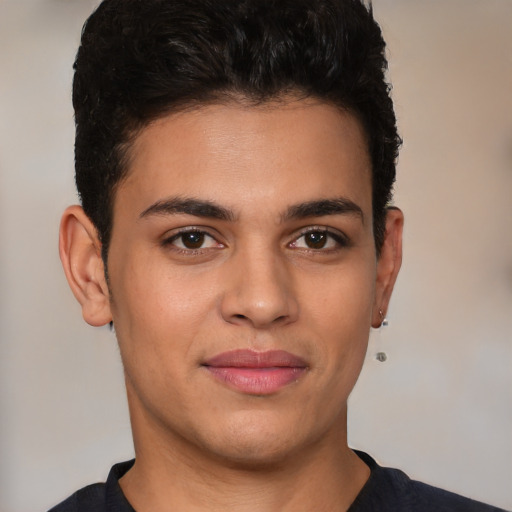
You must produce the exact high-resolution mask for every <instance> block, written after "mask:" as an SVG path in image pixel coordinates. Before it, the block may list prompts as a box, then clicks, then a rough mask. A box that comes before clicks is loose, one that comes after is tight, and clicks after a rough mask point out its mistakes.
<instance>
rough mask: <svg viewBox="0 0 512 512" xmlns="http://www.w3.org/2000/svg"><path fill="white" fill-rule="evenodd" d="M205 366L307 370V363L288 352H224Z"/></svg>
mask: <svg viewBox="0 0 512 512" xmlns="http://www.w3.org/2000/svg"><path fill="white" fill-rule="evenodd" d="M203 366H210V367H214V368H215V367H217V368H220V367H222V368H226V367H234V368H280V367H283V368H286V367H288V368H304V369H305V368H307V366H308V365H307V363H306V361H304V359H302V358H301V357H299V356H296V355H295V354H292V353H290V352H287V351H286V350H268V351H265V352H257V351H254V350H247V349H241V350H232V351H229V352H222V353H221V354H217V355H215V356H213V357H212V358H210V359H208V360H206V361H205V362H204V363H203Z"/></svg>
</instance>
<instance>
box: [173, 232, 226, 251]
mask: <svg viewBox="0 0 512 512" xmlns="http://www.w3.org/2000/svg"><path fill="white" fill-rule="evenodd" d="M163 245H164V246H171V247H175V248H176V249H179V250H180V251H185V252H187V251H190V252H191V253H193V252H194V251H198V250H203V249H204V250H207V249H214V248H218V249H220V248H222V247H224V246H223V245H222V244H221V243H219V242H218V241H217V240H216V239H215V238H213V237H212V236H211V235H209V234H208V233H207V232H205V231H199V230H195V229H192V230H190V231H182V232H181V233H176V234H175V235H174V236H171V237H170V238H168V239H166V240H164V241H163Z"/></svg>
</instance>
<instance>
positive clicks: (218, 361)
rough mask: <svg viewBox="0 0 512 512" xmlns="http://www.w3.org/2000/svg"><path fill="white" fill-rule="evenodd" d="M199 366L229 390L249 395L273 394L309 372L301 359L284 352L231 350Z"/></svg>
mask: <svg viewBox="0 0 512 512" xmlns="http://www.w3.org/2000/svg"><path fill="white" fill-rule="evenodd" d="M202 366H203V367H204V368H206V370H208V371H209V372H210V374H211V375H212V376H213V377H214V378H216V379H217V380H219V381H221V382H223V383H224V384H227V386H228V387H230V388H233V389H235V390H237V391H240V392H241V393H246V394H249V395H271V394H273V393H276V392H277V391H279V390H280V389H281V388H283V387H285V386H286V385H288V384H291V383H292V382H296V381H297V380H298V379H299V378H300V377H301V376H302V375H304V373H305V372H306V370H307V369H308V365H307V363H306V362H305V361H304V360H303V359H302V358H300V357H298V356H296V355H294V354H291V353H290V352H286V351H284V350H269V351H266V352H255V351H253V350H246V349H245V350H233V351H230V352H223V353H221V354H218V355H216V356H214V357H212V358H211V359H208V360H207V361H206V362H204V363H203V364H202Z"/></svg>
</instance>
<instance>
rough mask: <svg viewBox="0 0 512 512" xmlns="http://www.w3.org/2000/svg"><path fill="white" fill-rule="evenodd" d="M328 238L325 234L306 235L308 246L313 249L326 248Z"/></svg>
mask: <svg viewBox="0 0 512 512" xmlns="http://www.w3.org/2000/svg"><path fill="white" fill-rule="evenodd" d="M326 240H327V236H326V234H325V233H319V232H316V233H308V234H307V235H306V245H307V246H308V247H311V248H312V249H321V248H322V247H324V245H325V242H326Z"/></svg>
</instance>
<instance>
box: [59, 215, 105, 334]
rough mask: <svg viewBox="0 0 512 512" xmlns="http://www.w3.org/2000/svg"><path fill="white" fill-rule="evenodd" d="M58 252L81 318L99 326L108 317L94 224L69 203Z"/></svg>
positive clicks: (101, 263) (98, 244)
mask: <svg viewBox="0 0 512 512" xmlns="http://www.w3.org/2000/svg"><path fill="white" fill-rule="evenodd" d="M59 234H60V236H59V253H60V259H61V261H62V266H63V267H64V273H65V274H66V278H67V280H68V283H69V286H70V287H71V290H72V292H73V294H74V296H75V297H76V299H77V300H78V302H80V304H81V306H82V316H83V317H84V320H85V321H86V322H87V323H88V324H90V325H93V326H96V327H98V326H100V325H105V324H107V323H109V322H110V321H111V320H112V314H111V312H110V296H109V290H108V286H107V281H106V278H105V269H104V266H103V260H102V259H101V243H100V241H99V238H98V233H97V231H96V228H95V226H94V224H93V223H92V222H91V220H90V219H89V217H87V215H86V214H85V212H84V211H83V209H82V208H81V207H80V206H70V207H69V208H67V209H66V211H65V212H64V214H63V215H62V220H61V223H60V233H59Z"/></svg>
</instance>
